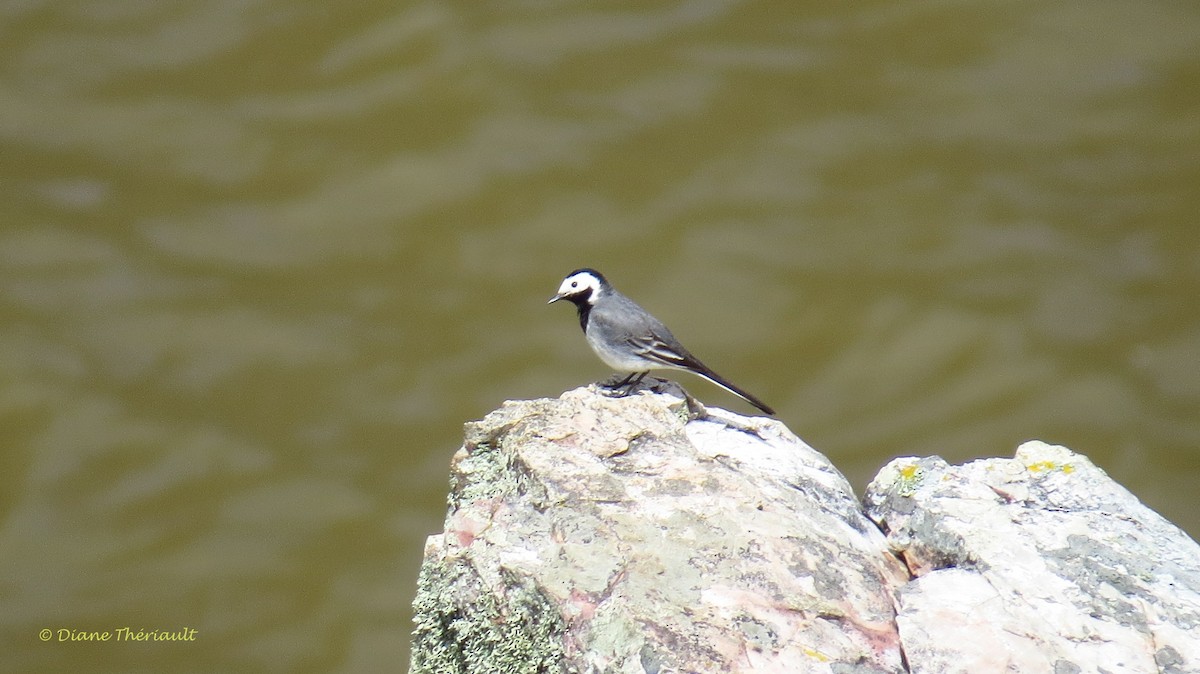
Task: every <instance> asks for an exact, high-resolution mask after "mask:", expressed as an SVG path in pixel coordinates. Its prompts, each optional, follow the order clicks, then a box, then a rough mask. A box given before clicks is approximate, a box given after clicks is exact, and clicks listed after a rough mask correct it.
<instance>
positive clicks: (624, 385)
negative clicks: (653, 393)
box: [600, 372, 649, 398]
mask: <svg viewBox="0 0 1200 674" xmlns="http://www.w3.org/2000/svg"><path fill="white" fill-rule="evenodd" d="M647 374H649V372H632V373H630V374H628V375H626V376H625V377H624V378H621V379H617V377H619V376H620V375H613V377H612V378H610V379H608V380H607V381H604V382H601V383H600V387H601V388H602V389H604V390H605V391H606V393H605V395H609V396H612V397H614V398H624V397H625V396H627V395H629V394H630V393H632V392H633V389H634V388H636V387H637V385H638V384H640V383H642V379H644V378H645V377H646V375H647ZM622 389H624V390H622Z"/></svg>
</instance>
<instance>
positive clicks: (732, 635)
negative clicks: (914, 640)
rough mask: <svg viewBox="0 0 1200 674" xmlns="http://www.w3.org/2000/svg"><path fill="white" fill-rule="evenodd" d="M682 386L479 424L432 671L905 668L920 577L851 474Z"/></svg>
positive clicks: (425, 668)
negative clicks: (900, 613)
mask: <svg viewBox="0 0 1200 674" xmlns="http://www.w3.org/2000/svg"><path fill="white" fill-rule="evenodd" d="M660 385H661V384H660ZM667 391H668V395H646V394H637V395H632V396H628V397H625V398H609V397H606V396H604V395H601V394H600V393H598V392H597V391H596V390H595V389H592V388H588V389H579V390H575V391H570V392H568V393H566V394H564V395H563V396H562V397H561V398H559V399H557V400H533V401H522V402H512V403H506V404H505V405H504V406H503V407H502V408H501V409H499V410H497V411H496V412H493V413H492V414H489V415H488V416H487V417H486V418H485V419H483V420H482V421H480V422H476V423H472V424H468V425H467V429H466V442H465V443H464V445H463V447H462V449H461V450H459V452H458V453H457V454H456V455H455V456H454V460H453V465H452V469H451V473H452V475H451V494H450V509H449V514H448V515H447V518H446V529H445V532H444V533H443V534H439V535H435V536H432V537H431V538H430V539H429V542H428V544H427V547H426V554H425V562H424V565H423V567H422V570H421V576H420V581H419V589H418V596H417V599H416V601H415V611H416V614H417V615H416V619H415V620H416V623H417V627H416V630H415V632H414V644H413V662H412V669H411V671H412V672H413V673H414V674H416V673H422V674H423V673H427V672H438V673H444V674H449V673H451V672H464V673H470V674H488V673H491V672H509V673H520V672H613V673H626V674H635V673H636V674H642V673H646V674H656V673H662V674H666V673H668V672H734V673H737V672H779V673H781V674H782V673H785V672H787V673H802V672H862V673H864V674H865V673H867V672H901V671H904V666H903V662H902V656H901V652H900V645H899V640H898V635H897V630H896V624H895V620H894V590H895V588H898V587H900V586H901V585H903V584H904V582H906V581H907V579H908V574H907V571H906V570H905V568H904V566H903V565H902V564H901V563H900V562H899V560H898V559H897V558H896V557H895V556H893V555H892V554H890V553H889V552H887V550H886V544H885V541H884V538H883V535H882V534H881V533H880V531H879V530H878V528H877V527H876V526H875V525H874V524H873V523H871V522H870V521H869V520H867V518H866V517H865V516H864V515H863V513H862V510H861V507H860V505H859V502H858V500H857V499H856V498H855V496H854V494H853V492H852V491H851V488H850V485H849V484H848V483H847V482H846V480H845V479H844V478H843V477H842V475H841V474H840V473H838V471H837V470H836V469H834V467H833V466H832V465H831V464H830V463H829V461H828V460H826V459H825V457H823V456H822V455H820V454H818V453H817V452H815V451H813V450H812V449H811V448H809V447H808V446H807V445H805V444H804V443H803V442H801V441H800V440H799V439H797V438H796V436H794V435H792V434H791V433H790V432H789V431H788V430H787V428H785V427H784V425H783V424H782V423H780V422H778V421H775V420H771V419H765V418H747V417H742V416H738V415H736V414H732V413H729V412H725V411H722V410H717V409H709V410H705V409H703V408H702V407H700V406H699V405H698V404H696V403H695V402H694V401H687V400H685V396H684V394H682V392H681V391H680V389H679V388H678V387H677V386H673V385H672V386H670V387H668V388H667Z"/></svg>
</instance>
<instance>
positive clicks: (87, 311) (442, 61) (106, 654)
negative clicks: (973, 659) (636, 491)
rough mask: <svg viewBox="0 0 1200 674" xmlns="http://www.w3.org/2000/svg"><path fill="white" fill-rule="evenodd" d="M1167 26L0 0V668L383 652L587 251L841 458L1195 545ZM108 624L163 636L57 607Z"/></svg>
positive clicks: (1189, 53) (221, 662) (1197, 430)
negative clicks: (1025, 472) (1059, 466)
mask: <svg viewBox="0 0 1200 674" xmlns="http://www.w3.org/2000/svg"><path fill="white" fill-rule="evenodd" d="M1197 35H1200V4H1196V3H1194V2H1169V1H1161V2H1159V1H1152V2H1121V1H1105V0H1099V1H1095V2H1088V3H1065V2H1045V1H1039V2H1011V1H1008V0H1006V1H1004V2H997V1H991V0H970V1H967V2H959V3H947V2H914V3H899V4H897V3H891V2H867V3H840V2H803V3H788V2H754V1H751V0H744V1H739V0H731V1H727V2H719V1H715V0H695V1H685V2H675V3H638V4H633V5H617V4H611V3H605V4H602V5H596V4H593V3H550V2H509V3H462V2H449V3H434V2H415V3H404V2H402V3H396V2H380V1H376V0H365V1H362V2H352V3H332V2H312V1H307V0H301V1H296V0H289V1H288V2H280V1H278V0H260V1H251V0H210V1H209V2H203V3H196V2H180V1H178V0H156V1H155V2H146V1H145V0H105V1H104V2H93V1H91V0H87V1H84V0H58V1H56V2H45V1H39V0H12V1H9V2H5V3H3V4H2V5H0V194H2V195H3V206H2V209H0V415H2V417H0V418H2V423H0V429H2V430H0V433H2V435H0V443H2V452H0V508H2V510H0V512H2V515H3V519H2V520H0V606H3V609H2V610H0V645H2V646H0V648H2V652H3V653H4V660H5V668H6V669H7V670H8V671H19V672H63V671H77V672H91V671H105V672H161V671H172V672H192V671H194V672H212V671H278V672H367V671H371V672H379V671H399V670H402V669H403V668H404V667H405V665H406V661H407V656H408V632H409V629H410V623H409V619H410V607H409V603H410V602H411V599H412V595H413V591H414V587H415V582H416V571H417V568H418V564H419V561H420V555H421V549H422V544H423V541H424V538H425V536H426V535H428V534H430V533H432V532H434V531H437V530H439V529H440V527H441V524H442V517H443V515H444V502H445V501H444V499H445V492H446V487H447V480H446V478H447V467H448V462H449V459H450V457H451V455H452V454H453V452H454V451H455V449H456V448H457V447H458V445H459V442H460V440H461V426H462V423H463V422H465V421H468V420H470V419H475V418H479V417H481V416H482V415H484V414H486V413H487V412H488V411H489V410H491V409H493V408H495V407H496V406H497V405H499V404H500V403H501V402H502V401H503V400H505V399H508V398H526V397H539V396H556V395H558V394H559V393H560V392H562V391H563V390H564V389H568V388H572V387H575V386H578V385H582V384H585V383H587V382H589V381H594V380H597V379H601V378H604V377H607V376H608V374H609V373H608V372H607V371H606V370H605V369H604V368H603V366H602V365H601V364H600V363H599V361H598V360H596V359H595V358H594V357H593V356H592V355H591V353H590V352H589V351H588V350H587V348H586V346H585V344H584V341H583V339H582V336H581V335H580V334H579V327H578V324H577V322H576V320H575V317H574V314H573V312H572V311H570V310H569V308H567V307H564V306H560V305H555V306H552V307H547V306H545V301H546V299H547V298H548V297H549V296H550V294H551V293H552V292H553V291H554V290H555V289H556V288H557V285H558V282H559V280H560V279H561V277H562V276H563V275H564V274H565V273H566V272H568V271H570V270H572V269H574V268H576V267H579V266H585V265H586V266H595V267H597V268H599V269H601V270H603V271H604V272H606V273H607V274H608V276H609V277H610V278H611V279H612V280H613V281H614V282H615V283H616V284H617V285H618V287H620V288H621V289H622V290H623V291H625V292H626V293H627V294H629V295H631V296H633V297H635V298H637V299H638V300H639V301H640V302H641V303H642V304H643V305H645V306H646V307H648V308H649V309H651V311H653V312H654V313H656V314H657V315H658V316H659V317H660V318H662V319H663V320H664V321H665V322H666V323H667V324H669V325H671V326H672V328H673V329H674V331H675V332H676V334H677V335H678V336H679V337H680V338H681V339H682V340H683V341H684V342H685V343H686V344H687V345H688V346H689V347H690V348H691V349H692V350H693V351H695V352H696V353H697V354H698V355H700V357H701V358H703V359H704V360H706V361H708V363H709V364H710V365H712V366H713V367H714V368H715V369H717V370H718V371H719V372H721V373H723V374H725V375H726V376H728V377H729V378H730V379H732V380H733V381H735V382H737V383H739V384H741V385H742V386H745V387H746V388H748V389H749V390H751V391H753V392H755V393H756V394H758V395H759V396H761V397H762V398H763V399H765V400H766V401H768V402H769V403H771V404H772V405H774V406H776V407H777V408H778V409H779V410H780V418H781V419H783V420H784V421H786V422H787V423H788V424H789V425H790V427H791V428H792V429H793V430H794V431H795V432H796V433H797V434H799V435H800V436H801V437H803V438H804V439H805V440H807V441H808V442H809V443H810V444H812V445H813V446H815V447H816V448H818V449H820V450H822V451H823V452H825V453H826V454H828V455H829V456H830V457H831V458H832V459H833V461H834V462H835V463H836V464H837V465H838V466H839V467H840V468H841V469H842V470H843V471H844V472H845V473H846V474H847V476H848V477H849V478H850V479H851V481H852V482H853V483H854V485H855V488H856V489H858V490H859V491H860V492H861V490H862V489H863V487H864V486H865V484H866V482H867V481H868V480H869V479H870V477H871V476H872V475H873V474H874V472H875V471H876V470H877V469H878V467H879V466H880V465H882V464H883V463H884V462H886V461H887V460H889V459H890V458H892V457H895V456H901V455H928V454H940V455H942V456H943V457H945V458H946V459H948V460H951V461H963V460H967V459H970V458H973V457H983V456H1011V454H1012V452H1013V450H1014V449H1015V447H1016V446H1017V444H1019V443H1020V442H1022V441H1024V440H1026V439H1030V438H1041V439H1044V440H1046V441H1049V442H1056V443H1062V444H1066V445H1068V446H1070V447H1072V448H1073V449H1075V450H1077V451H1080V452H1083V453H1085V454H1087V455H1089V456H1090V457H1091V458H1092V459H1093V460H1094V461H1095V462H1096V463H1097V464H1099V465H1100V466H1101V467H1103V468H1104V469H1105V470H1107V471H1108V472H1109V473H1110V474H1111V475H1112V476H1113V477H1115V478H1116V479H1117V480H1119V481H1120V482H1121V483H1123V484H1124V485H1126V486H1127V487H1129V488H1130V489H1131V490H1132V491H1133V492H1134V493H1136V494H1137V495H1138V496H1139V497H1141V498H1142V499H1143V500H1144V501H1145V502H1146V503H1148V504H1149V505H1150V506H1152V507H1154V508H1156V509H1157V510H1159V511H1160V512H1162V513H1163V514H1164V515H1166V516H1167V517H1168V518H1170V519H1171V520H1172V521H1174V522H1176V523H1177V524H1179V525H1180V526H1182V527H1183V528H1184V529H1186V530H1187V531H1189V532H1190V533H1191V534H1192V535H1193V536H1196V535H1197V534H1200V508H1197V505H1198V501H1197V485H1198V484H1200V462H1198V458H1200V456H1198V453H1197V447H1198V445H1200V414H1198V411H1200V309H1198V303H1197V298H1198V297H1200V233H1198V230H1197V222H1196V220H1197V217H1196V216H1197V213H1198V212H1200V189H1197V188H1198V186H1200V51H1197V49H1196V38H1197ZM681 381H682V382H683V383H684V384H685V385H686V386H688V387H689V389H690V390H691V391H692V392H693V394H695V395H697V396H699V397H700V398H701V399H703V400H705V401H706V402H708V403H709V404H715V405H721V406H728V407H730V408H732V409H735V410H739V411H743V412H752V411H753V410H752V409H751V408H749V407H748V406H746V405H745V404H743V403H741V402H740V401H739V400H737V399H735V398H732V397H731V396H729V395H728V394H726V393H724V392H722V391H720V390H719V389H716V388H714V387H712V386H710V385H708V384H706V383H703V382H701V381H699V380H697V379H694V378H688V377H686V376H684V377H683V378H682V379H681ZM120 627H130V628H132V629H133V630H135V631H136V630H139V629H144V630H163V631H167V630H178V629H183V628H193V629H196V630H197V633H196V636H195V640H194V641H191V642H180V643H163V642H158V643H155V642H150V643H129V642H125V643H116V642H108V643H79V642H69V641H68V642H59V641H58V634H57V630H59V629H67V630H77V631H103V630H110V631H111V630H115V629H116V628H120ZM46 628H49V629H52V630H55V631H56V633H55V635H54V637H53V638H52V639H51V641H50V642H47V643H43V642H42V641H40V639H39V631H40V630H42V629H46Z"/></svg>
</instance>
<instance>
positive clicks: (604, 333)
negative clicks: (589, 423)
mask: <svg viewBox="0 0 1200 674" xmlns="http://www.w3.org/2000/svg"><path fill="white" fill-rule="evenodd" d="M559 300H567V301H569V302H571V303H573V304H574V305H575V308H576V309H578V311H579V325H580V326H581V327H582V328H583V334H584V336H585V337H586V338H587V343H588V345H589V346H591V347H592V351H595V352H596V355H597V356H599V357H600V360H602V361H604V362H605V363H606V364H607V365H608V366H609V367H611V368H613V369H614V370H616V371H618V372H622V373H628V376H627V377H625V378H624V379H623V380H621V381H620V382H617V383H616V384H614V385H612V386H611V388H613V389H619V388H621V387H622V386H626V387H627V388H626V389H625V395H628V394H629V392H630V391H632V390H633V387H634V386H637V384H638V383H639V382H641V381H642V379H643V378H644V377H645V376H646V375H647V374H648V373H649V371H650V370H657V369H666V370H685V371H687V372H692V373H694V374H697V375H700V376H701V377H703V378H705V379H707V380H709V381H711V382H712V383H714V384H716V385H717V386H720V387H721V388H723V389H725V390H726V391H729V392H730V393H732V394H734V395H736V396H738V397H740V398H741V399H743V400H745V401H746V402H748V403H750V404H751V405H754V406H755V407H757V408H758V409H760V410H762V411H763V412H765V413H767V414H770V415H774V414H775V410H773V409H771V407H770V406H768V405H767V404H766V403H764V402H763V401H761V400H759V399H758V398H756V397H755V396H753V395H751V394H750V393H747V392H746V391H745V390H743V389H741V388H739V387H738V386H735V385H734V384H733V383H731V382H730V381H729V380H728V379H725V378H724V377H722V376H721V375H719V374H717V373H716V372H713V370H712V368H710V367H708V366H707V365H705V364H704V363H702V362H700V359H698V358H696V357H695V356H693V355H692V354H691V352H690V351H688V350H687V349H686V348H684V346H683V344H680V343H679V340H678V339H676V338H675V335H673V334H671V331H670V330H668V329H667V326H666V325H664V324H663V322H662V321H660V320H658V319H657V318H655V317H654V316H652V315H651V314H650V312H648V311H646V310H645V309H643V308H642V307H641V305H639V304H638V303H637V302H634V301H633V300H631V299H629V298H628V297H626V296H624V295H622V294H621V293H619V292H617V289H616V288H614V287H613V286H612V284H611V283H609V282H608V279H606V278H605V277H604V275H603V274H601V273H600V272H598V271H596V270H595V269H591V268H587V267H584V268H582V269H576V270H575V271H573V272H571V273H570V274H567V275H566V277H565V278H563V281H562V284H561V285H560V286H559V287H558V292H557V293H555V295H554V296H553V297H551V298H550V301H549V302H547V304H554V303H555V302H558V301H559Z"/></svg>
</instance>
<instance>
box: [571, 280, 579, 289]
mask: <svg viewBox="0 0 1200 674" xmlns="http://www.w3.org/2000/svg"><path fill="white" fill-rule="evenodd" d="M571 287H572V288H578V287H579V281H571Z"/></svg>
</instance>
